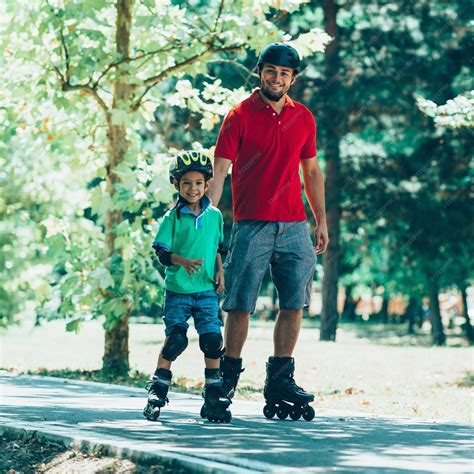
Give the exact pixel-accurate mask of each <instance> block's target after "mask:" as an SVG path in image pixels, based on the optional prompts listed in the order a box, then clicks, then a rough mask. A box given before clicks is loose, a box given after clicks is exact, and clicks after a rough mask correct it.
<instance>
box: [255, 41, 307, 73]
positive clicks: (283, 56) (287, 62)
mask: <svg viewBox="0 0 474 474" xmlns="http://www.w3.org/2000/svg"><path fill="white" fill-rule="evenodd" d="M263 64H274V65H275V66H284V67H290V68H292V69H294V70H295V73H297V72H298V68H299V67H300V64H301V60H300V56H299V54H298V52H297V51H296V49H295V48H293V46H290V45H289V44H286V43H271V44H269V45H268V46H265V48H263V51H262V52H261V53H260V56H259V57H258V67H261V66H262V65H263Z"/></svg>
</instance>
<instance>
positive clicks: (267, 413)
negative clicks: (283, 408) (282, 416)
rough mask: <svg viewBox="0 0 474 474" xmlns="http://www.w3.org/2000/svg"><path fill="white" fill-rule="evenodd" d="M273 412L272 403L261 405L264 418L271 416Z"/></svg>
mask: <svg viewBox="0 0 474 474" xmlns="http://www.w3.org/2000/svg"><path fill="white" fill-rule="evenodd" d="M275 413H276V412H275V408H274V407H273V406H272V405H265V406H264V407H263V415H264V416H265V418H273V417H274V416H275Z"/></svg>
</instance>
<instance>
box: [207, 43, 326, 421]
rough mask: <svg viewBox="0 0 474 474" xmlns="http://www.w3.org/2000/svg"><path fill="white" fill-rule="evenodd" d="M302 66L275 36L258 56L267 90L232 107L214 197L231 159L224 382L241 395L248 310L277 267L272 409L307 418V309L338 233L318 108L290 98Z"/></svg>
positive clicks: (268, 385) (267, 392)
mask: <svg viewBox="0 0 474 474" xmlns="http://www.w3.org/2000/svg"><path fill="white" fill-rule="evenodd" d="M299 66H300V58H299V56H298V53H297V51H296V50H295V49H294V48H293V47H291V46H290V45H287V44H284V43H272V44H270V45H268V46H267V47H266V48H264V50H263V51H262V53H261V54H260V56H259V60H258V69H259V77H260V89H257V90H256V91H254V93H253V94H252V95H251V96H250V97H249V98H247V99H246V100H244V101H243V102H241V103H240V104H238V105H237V106H236V107H234V109H232V110H231V111H230V112H229V114H228V115H227V117H226V118H225V120H224V123H223V124H222V127H221V130H220V132H219V137H218V140H217V145H216V149H215V161H214V180H213V182H212V183H211V188H210V191H209V196H210V198H211V200H212V202H213V204H214V205H215V206H217V204H218V203H219V200H220V198H221V195H222V189H223V185H224V180H225V177H226V175H227V171H228V169H229V167H230V165H231V164H232V165H233V167H232V205H233V211H234V225H233V227H232V233H231V237H230V244H229V253H228V256H227V259H226V262H225V264H224V270H225V279H226V293H225V298H224V303H223V309H224V310H225V311H228V312H229V315H228V317H227V320H226V324H225V348H226V355H225V357H224V359H223V362H222V366H221V367H222V373H223V378H224V385H225V387H227V389H228V390H229V394H230V396H232V395H233V393H234V391H235V388H236V386H237V382H238V378H239V375H240V373H241V372H242V371H243V369H242V359H241V358H240V355H241V351H242V348H243V345H244V343H245V340H246V338H247V333H248V326H249V315H250V313H252V312H253V311H254V310H255V303H256V299H257V296H258V293H259V290H260V287H261V283H262V279H263V276H264V274H265V272H266V270H267V268H268V265H270V268H271V276H272V279H273V282H274V283H275V286H276V288H277V291H278V297H279V304H280V311H279V314H278V317H277V320H276V324H275V328H274V354H273V356H272V357H270V358H269V360H268V362H267V377H266V381H265V389H264V396H265V399H266V400H267V403H268V405H267V406H266V409H267V408H268V409H267V412H266V413H265V416H268V415H271V416H273V415H274V414H275V412H276V414H277V415H278V416H279V417H280V418H284V417H286V416H287V415H288V413H289V414H290V416H292V417H294V418H295V419H297V418H299V416H301V414H303V416H304V418H305V419H308V418H311V413H306V415H307V416H305V409H306V408H310V409H311V410H313V409H312V408H311V407H308V405H307V404H308V403H309V402H310V401H313V399H314V396H313V395H311V394H309V393H308V392H305V391H304V390H303V389H302V388H300V387H298V386H297V385H296V384H295V382H294V380H293V373H294V359H293V357H292V355H293V350H294V348H295V345H296V342H297V339H298V335H299V331H300V326H301V318H302V314H303V308H304V307H306V306H308V304H309V296H310V286H311V281H312V277H313V273H314V267H315V264H316V256H315V253H316V254H319V253H323V252H324V251H325V250H326V247H327V245H328V242H329V239H328V232H327V224H326V214H325V200H324V179H323V175H322V172H321V169H320V167H319V165H318V162H317V159H316V124H315V121H314V118H313V116H312V114H311V112H310V111H309V110H308V109H307V108H306V107H305V106H303V105H302V104H300V103H298V102H295V101H293V100H291V99H290V98H289V97H288V95H287V93H288V90H289V89H290V87H291V86H292V85H293V84H294V82H295V78H296V75H297V73H298V68H299ZM300 166H301V169H302V173H303V179H304V188H305V194H306V197H307V199H308V202H309V204H310V206H311V210H312V212H313V215H314V218H315V219H316V222H317V228H316V231H315V244H316V247H315V248H313V245H312V242H311V238H310V236H309V232H308V227H307V222H306V215H305V210H304V204H303V201H302V196H301V181H300V177H299V167H300ZM281 400H287V401H291V402H292V403H295V405H294V406H292V405H288V404H286V405H285V404H284V403H283V404H282V403H280V401H281ZM293 408H294V410H293V411H292V409H293ZM285 411H286V414H285ZM272 413H273V414H272ZM298 414H299V416H298ZM271 416H270V417H271ZM312 416H314V410H313V415H312Z"/></svg>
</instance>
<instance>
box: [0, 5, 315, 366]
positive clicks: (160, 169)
mask: <svg viewBox="0 0 474 474" xmlns="http://www.w3.org/2000/svg"><path fill="white" fill-rule="evenodd" d="M299 4H300V1H299V0H297V1H288V2H278V5H276V4H274V2H272V1H261V2H257V3H256V2H250V1H243V2H239V3H237V4H230V3H226V2H224V1H221V0H220V1H217V0H216V1H211V2H208V3H205V4H204V3H201V2H199V3H197V4H194V6H192V5H190V4H187V6H183V5H180V4H178V5H175V4H173V3H172V2H171V1H165V2H154V1H150V0H147V1H142V2H133V1H132V0H117V1H116V2H115V3H114V4H111V3H109V2H106V1H100V0H94V1H88V2H83V1H68V2H66V1H64V2H62V1H59V0H58V1H51V2H39V1H36V2H26V1H20V2H8V3H7V4H6V5H3V7H2V8H3V12H2V13H3V15H2V17H3V18H4V20H3V24H2V29H3V33H4V34H3V40H2V43H3V44H2V46H3V47H4V48H3V49H4V51H6V59H5V66H6V71H8V72H7V73H6V77H7V78H8V83H9V92H10V93H11V94H12V97H11V100H12V102H15V103H16V104H18V103H21V101H25V102H28V103H29V104H32V105H31V106H30V107H29V109H28V112H29V113H30V118H31V120H30V125H32V126H33V125H34V124H35V121H36V120H35V118H37V117H38V115H39V117H42V109H44V108H45V106H47V107H50V108H51V110H52V115H54V116H56V117H59V116H60V117H61V118H62V119H63V122H62V123H61V120H51V122H52V123H51V124H50V126H49V132H50V133H49V134H48V135H47V136H46V137H42V138H43V143H44V144H46V143H47V141H48V140H50V141H51V142H52V143H51V147H53V146H54V147H56V149H61V147H62V146H63V144H64V142H65V141H69V142H70V141H71V137H74V138H73V141H74V139H78V138H79V136H80V135H81V133H83V134H84V135H85V137H83V140H85V141H86V142H87V143H88V147H87V152H86V153H85V156H79V157H77V156H76V157H74V158H72V159H70V160H69V161H71V162H74V159H75V160H76V162H77V160H79V161H81V162H82V163H83V165H84V167H85V169H86V172H85V173H84V174H87V178H88V179H86V181H88V182H89V183H90V186H89V192H88V202H86V203H84V204H85V205H82V206H81V205H78V208H77V212H78V213H79V217H78V216H75V218H70V219H68V218H67V217H59V216H51V217H50V218H49V219H46V220H45V221H44V227H43V228H44V232H45V237H46V238H47V239H48V255H49V257H50V258H52V259H53V260H54V262H55V278H54V280H53V282H52V284H53V286H52V291H51V295H50V297H49V299H48V301H47V302H46V304H45V305H44V306H43V308H42V312H43V314H44V315H46V316H47V317H53V316H55V315H57V316H60V317H66V318H69V323H68V328H69V329H76V328H77V327H78V326H79V324H80V322H81V321H82V320H84V318H89V317H97V316H101V315H104V316H105V322H104V327H105V344H104V357H103V370H104V371H105V372H107V373H111V374H119V375H120V374H125V373H127V371H128V369H129V362H128V318H129V315H130V313H131V311H132V310H133V309H134V308H136V307H137V306H138V305H139V300H140V299H141V298H144V297H146V296H147V295H148V297H152V296H153V295H155V296H156V294H157V290H156V287H157V286H159V285H160V277H159V274H158V272H157V271H156V268H155V266H154V265H155V263H154V262H153V260H152V258H151V256H150V244H151V239H152V232H153V230H154V223H153V212H154V209H156V207H157V206H158V205H159V202H160V201H163V200H168V199H169V198H170V193H171V190H169V191H168V189H169V186H168V187H167V186H166V185H165V183H166V171H165V169H166V165H167V161H166V157H167V156H168V150H167V149H164V148H163V147H162V148H161V149H159V150H154V151H153V153H148V154H147V153H146V150H144V149H143V148H142V147H141V143H140V134H139V132H140V130H143V129H144V128H146V126H147V123H148V122H149V121H151V120H153V117H154V115H153V114H154V112H155V110H156V109H157V108H159V107H160V106H161V105H162V104H163V101H164V99H165V97H163V94H162V89H160V85H161V84H163V83H165V82H164V81H167V80H172V79H173V78H175V77H179V76H180V75H183V74H187V75H189V76H191V77H193V76H196V75H197V74H200V73H202V74H205V72H206V68H207V62H208V61H209V60H210V59H211V58H212V57H213V56H214V55H217V54H225V53H231V52H232V53H236V52H237V51H242V50H243V49H245V48H257V49H261V47H263V45H265V44H266V43H268V42H270V41H272V40H274V39H282V38H284V34H283V32H281V31H279V30H278V28H277V26H276V25H275V24H274V23H272V21H271V19H272V18H274V17H275V15H278V13H279V11H278V9H276V8H275V7H276V6H278V7H279V8H280V9H286V10H288V11H293V10H294V9H296V8H298V7H299ZM310 49H311V48H310ZM19 68H21V72H24V75H23V76H22V77H19V76H18V74H17V73H18V69H19ZM214 99H215V98H213V97H210V98H209V100H208V107H210V108H212V107H213V105H212V104H213V103H216V101H217V99H216V100H214ZM53 109H54V110H53ZM35 114H37V115H36V117H33V118H32V117H31V116H35ZM214 115H215V114H214ZM53 122H54V123H53ZM74 126H77V127H78V128H79V133H77V131H76V133H73V132H72V129H73V128H74ZM40 138H41V137H40ZM65 159H66V160H68V158H66V157H65ZM79 181H81V182H82V181H84V176H81V173H80V179H79ZM84 209H85V210H87V212H85V210H84ZM69 217H70V216H69ZM77 217H78V218H77Z"/></svg>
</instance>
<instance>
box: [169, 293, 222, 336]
mask: <svg viewBox="0 0 474 474" xmlns="http://www.w3.org/2000/svg"><path fill="white" fill-rule="evenodd" d="M191 316H192V317H193V318H194V327H195V328H196V331H197V332H198V334H206V333H208V332H218V333H220V332H221V324H222V323H221V321H220V319H219V304H218V300H217V293H216V292H215V291H214V290H208V291H200V292H198V293H188V294H184V293H174V292H173V291H169V290H166V294H165V305H164V308H163V321H164V323H165V326H166V330H165V334H166V335H167V336H169V335H170V333H171V331H172V330H173V328H174V327H175V326H181V327H184V328H185V329H186V330H187V329H188V328H189V324H188V322H187V321H188V319H189V318H190V317H191Z"/></svg>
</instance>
